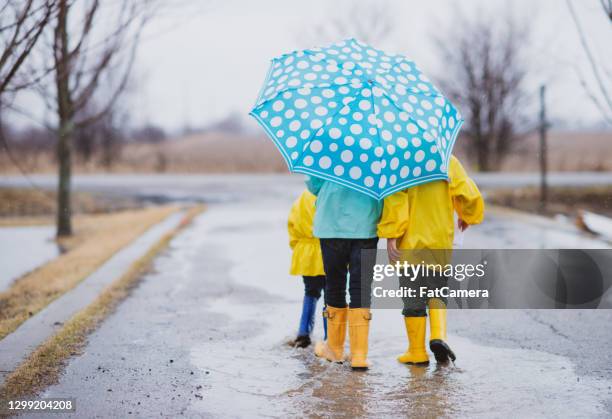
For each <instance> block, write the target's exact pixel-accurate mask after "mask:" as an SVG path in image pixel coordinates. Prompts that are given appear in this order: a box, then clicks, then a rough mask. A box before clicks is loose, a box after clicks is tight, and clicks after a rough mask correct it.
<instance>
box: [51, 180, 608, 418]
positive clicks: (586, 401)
mask: <svg viewBox="0 0 612 419" xmlns="http://www.w3.org/2000/svg"><path fill="white" fill-rule="evenodd" d="M221 192H223V194H225V195H224V196H226V197H228V199H223V200H221V199H219V200H211V201H216V203H213V204H211V205H210V207H209V210H208V211H207V212H206V213H204V214H203V215H202V216H200V217H199V218H198V219H197V220H196V221H195V223H194V224H193V225H192V226H191V227H190V228H189V229H187V230H186V231H184V232H183V233H182V234H181V235H179V236H178V237H177V238H175V239H174V240H173V241H172V243H171V246H170V248H169V249H168V250H167V251H166V252H164V254H163V255H161V256H160V257H158V258H157V260H156V262H155V270H154V272H152V273H150V274H148V275H146V276H145V277H144V278H143V280H142V282H141V284H140V285H139V286H138V287H137V288H136V289H135V290H134V291H133V293H132V295H131V296H130V297H129V298H128V299H127V300H126V301H124V302H123V303H122V304H121V305H120V307H119V308H118V309H117V311H116V312H115V313H114V314H112V315H111V316H110V317H109V318H108V319H107V320H106V321H105V322H104V323H103V324H102V325H101V327H100V328H99V330H97V331H96V332H94V333H93V334H92V335H91V337H90V339H89V343H88V345H87V347H86V348H85V351H84V353H83V354H82V355H80V356H77V357H75V358H73V359H72V360H71V361H70V363H69V365H68V366H67V368H66V371H65V374H64V375H63V376H62V377H61V379H60V382H59V383H58V384H57V385H54V386H52V387H50V388H49V389H48V390H47V391H46V392H45V393H44V394H43V395H42V396H43V397H73V398H76V403H77V414H76V415H77V416H79V417H129V416H130V415H132V416H136V417H153V416H162V417H176V416H178V415H184V416H187V417H202V416H204V417H211V416H212V417H252V416H254V415H255V416H273V417H276V416H287V415H291V416H294V415H298V416H303V415H305V416H313V417H317V416H337V417H349V416H350V417H354V416H366V417H393V416H405V415H411V416H415V417H421V416H427V417H435V416H442V417H445V416H446V417H448V416H463V417H468V416H469V417H473V416H481V417H542V416H547V417H602V416H609V415H610V414H611V413H612V404H611V394H612V367H611V365H612V362H611V361H612V356H611V353H610V351H609V349H608V347H609V344H610V342H612V330H611V328H610V327H609V324H610V321H611V320H612V311H611V310H588V311H587V310H580V311H578V310H574V311H553V310H531V311H529V310H489V311H476V310H471V311H467V310H466V311H458V310H455V311H452V312H450V313H449V341H450V343H451V344H452V345H453V348H454V349H455V352H456V353H457V354H458V361H457V363H456V365H455V366H451V367H446V368H437V367H436V365H435V363H432V365H431V366H430V367H429V368H427V369H423V368H416V367H406V366H403V365H399V364H397V362H396V361H395V356H396V355H397V354H398V353H400V352H402V351H403V350H404V349H405V346H406V339H405V332H404V330H403V325H402V319H401V316H400V313H398V312H396V311H394V310H378V311H376V312H375V313H374V319H373V321H372V329H371V339H370V346H371V348H370V356H371V361H372V363H373V366H372V368H371V369H370V370H369V371H368V372H366V373H353V372H352V371H350V369H349V368H348V367H347V366H345V365H332V364H328V363H326V362H322V361H320V360H318V359H316V358H314V356H313V355H312V353H311V351H310V350H299V349H298V350H296V349H290V348H288V347H286V346H285V344H284V342H285V341H286V340H287V339H289V338H290V337H292V334H293V333H294V331H295V328H296V326H297V320H298V315H299V311H300V306H299V304H300V301H301V293H302V288H301V281H300V280H299V279H297V278H292V277H289V276H288V275H287V271H288V266H289V256H290V255H289V250H288V248H287V244H286V240H287V239H286V232H285V223H286V215H287V211H288V207H289V205H290V203H291V201H292V199H293V198H294V197H295V196H297V195H298V194H299V192H300V184H299V182H288V183H287V184H286V185H281V186H278V185H276V186H275V185H272V184H265V182H264V183H262V182H261V181H260V182H253V183H252V185H251V187H249V188H243V187H242V186H241V187H240V188H239V189H238V190H234V191H231V190H220V193H221ZM232 194H233V196H235V197H236V199H231V197H232ZM562 245H565V246H567V247H574V246H576V247H579V246H584V247H600V246H604V245H605V244H603V243H599V242H597V241H593V240H592V239H590V238H587V237H582V236H577V235H576V234H575V233H574V232H573V231H572V230H571V229H562V228H556V227H554V226H553V225H547V224H545V225H539V224H529V222H528V221H526V220H516V219H511V218H509V217H505V216H490V217H489V218H488V219H487V221H486V222H485V224H483V225H482V226H479V227H477V228H474V229H473V230H471V231H469V234H468V235H467V236H466V246H471V247H485V246H489V247H530V248H532V247H560V246H562ZM319 331H320V324H317V332H318V333H320V332H319ZM41 417H46V416H42V415H41Z"/></svg>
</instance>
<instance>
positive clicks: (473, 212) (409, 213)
mask: <svg viewBox="0 0 612 419" xmlns="http://www.w3.org/2000/svg"><path fill="white" fill-rule="evenodd" d="M448 177H449V179H448V181H434V182H429V183H425V184H421V185H417V186H414V187H411V188H408V189H405V190H403V191H399V192H397V193H395V194H393V195H391V196H389V197H387V198H385V201H384V209H383V214H382V217H381V220H380V223H379V224H378V229H377V231H378V235H379V237H381V238H383V237H384V238H386V239H387V250H388V252H389V258H390V259H392V260H398V259H399V258H400V252H399V250H398V249H400V250H411V251H414V250H417V251H422V250H423V249H425V250H428V249H441V250H440V251H438V252H434V251H432V252H429V254H431V255H434V258H435V259H438V261H437V262H436V263H440V260H439V259H440V258H442V259H448V258H449V256H450V254H451V252H452V248H453V235H454V221H453V212H454V211H456V212H457V215H458V217H459V222H458V224H459V228H460V229H461V230H462V231H463V230H465V229H466V228H467V227H468V226H469V225H472V224H478V223H480V222H482V219H483V216H484V201H483V199H482V196H481V194H480V191H479V190H478V187H477V186H476V184H475V183H474V182H473V181H472V180H471V179H470V178H469V177H468V176H467V174H466V173H465V170H464V169H463V166H461V163H460V162H459V160H457V158H455V156H451V159H450V162H449V170H448ZM445 250H446V252H445ZM422 253H426V252H422ZM419 256H420V255H419ZM436 256H438V257H436ZM408 259H410V258H408ZM411 262H412V263H419V261H411ZM442 263H444V262H442ZM419 280H420V281H422V280H423V278H418V279H417V281H419ZM437 280H438V281H446V278H437ZM417 281H415V282H417ZM409 282H410V281H409ZM415 282H412V284H413V286H417V287H418V285H415ZM401 283H402V278H400V284H401ZM402 286H403V284H402ZM417 289H418V288H417ZM426 307H429V320H430V340H429V348H430V349H431V351H432V352H433V353H434V356H435V358H436V361H437V362H438V363H445V362H448V359H449V358H450V359H451V360H453V361H454V360H455V354H454V353H453V351H452V350H451V349H450V347H449V346H448V344H447V343H446V301H443V300H442V299H437V298H433V299H430V300H429V301H426V300H425V299H419V298H406V299H404V310H403V312H402V314H403V315H404V323H405V326H406V332H407V334H408V341H409V347H408V350H407V351H406V353H404V354H403V355H400V356H399V357H398V361H399V362H401V363H404V364H414V365H427V364H428V363H429V356H428V355H427V351H426V349H425V333H426V328H427V323H426V316H427V312H426Z"/></svg>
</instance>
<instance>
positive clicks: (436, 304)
mask: <svg viewBox="0 0 612 419" xmlns="http://www.w3.org/2000/svg"><path fill="white" fill-rule="evenodd" d="M428 305H429V327H430V336H429V349H431V351H432V352H433V353H434V356H435V357H436V361H437V362H438V363H447V362H448V360H449V359H451V360H452V361H453V362H454V361H455V359H457V357H456V356H455V353H454V352H453V351H452V349H451V348H450V346H448V344H447V343H446V306H445V305H444V303H443V302H442V301H440V300H438V299H435V298H434V299H431V300H430V301H429V303H428Z"/></svg>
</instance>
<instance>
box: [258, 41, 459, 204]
mask: <svg viewBox="0 0 612 419" xmlns="http://www.w3.org/2000/svg"><path fill="white" fill-rule="evenodd" d="M251 115H252V116H253V117H254V118H255V119H256V120H257V121H258V122H259V123H260V124H261V126H262V127H263V128H264V130H265V131H266V133H267V134H268V136H269V137H270V138H271V139H272V141H274V144H276V146H277V147H278V149H279V150H280V152H281V153H282V155H283V157H284V159H285V161H286V162H287V165H288V167H289V170H291V171H292V172H297V173H304V174H308V175H311V176H316V177H319V178H323V179H327V180H330V181H332V182H336V183H339V184H341V185H344V186H346V187H348V188H352V189H354V190H357V191H360V192H362V193H364V194H367V195H369V196H371V197H373V198H375V199H379V200H380V199H383V198H384V197H385V196H388V195H390V194H392V193H394V192H396V191H398V190H402V189H405V188H408V187H410V186H414V185H418V184H421V183H425V182H430V181H433V180H438V179H447V178H448V162H449V159H450V156H451V152H452V149H453V145H454V143H455V139H456V138H457V134H458V133H459V129H460V128H461V125H462V123H463V119H462V117H461V115H460V113H459V111H458V110H457V109H456V108H455V107H454V106H453V104H452V103H451V102H450V101H449V100H448V99H447V98H445V97H444V95H443V94H442V93H441V92H440V91H439V90H438V89H437V88H436V87H435V86H434V85H433V84H432V83H431V82H430V81H429V79H428V78H427V77H426V76H425V75H424V74H423V73H421V71H420V70H419V69H418V68H417V66H416V65H415V63H414V62H413V61H410V60H409V59H407V58H406V57H403V56H401V55H395V54H388V53H385V52H384V51H381V50H379V49H376V48H373V47H371V46H368V45H367V44H365V43H363V42H360V41H358V40H355V39H347V40H345V41H342V42H338V43H336V44H334V45H331V46H329V47H325V48H313V49H308V50H303V51H294V52H292V53H289V54H284V55H282V56H280V57H278V58H275V59H273V60H272V62H271V65H270V69H269V71H268V75H267V77H266V80H265V82H264V85H263V87H262V89H261V92H260V94H259V97H258V98H257V102H256V104H255V107H254V108H253V110H252V111H251Z"/></svg>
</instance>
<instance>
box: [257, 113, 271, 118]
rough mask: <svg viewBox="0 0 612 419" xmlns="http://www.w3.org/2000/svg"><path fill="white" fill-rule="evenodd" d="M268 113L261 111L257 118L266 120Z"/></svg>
mask: <svg viewBox="0 0 612 419" xmlns="http://www.w3.org/2000/svg"><path fill="white" fill-rule="evenodd" d="M268 115H269V114H268V111H263V112H262V113H260V114H259V116H261V117H262V118H267V117H268Z"/></svg>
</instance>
